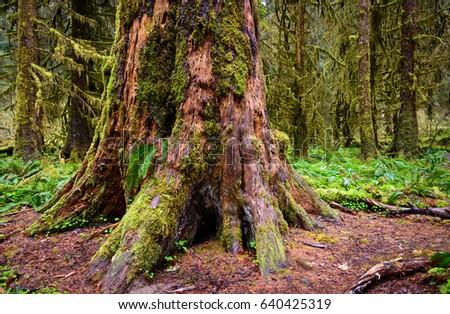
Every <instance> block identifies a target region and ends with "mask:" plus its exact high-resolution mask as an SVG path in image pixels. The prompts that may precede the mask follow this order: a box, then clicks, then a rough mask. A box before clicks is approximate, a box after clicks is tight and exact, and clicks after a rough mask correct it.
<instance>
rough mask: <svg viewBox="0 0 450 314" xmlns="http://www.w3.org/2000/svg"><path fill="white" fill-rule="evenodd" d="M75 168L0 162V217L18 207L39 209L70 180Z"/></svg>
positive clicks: (12, 160)
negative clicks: (1, 214) (0, 214)
mask: <svg viewBox="0 0 450 314" xmlns="http://www.w3.org/2000/svg"><path fill="white" fill-rule="evenodd" d="M78 166H79V165H78V164H60V163H59V162H56V161H55V162H51V161H30V162H27V163H25V162H24V161H23V160H22V159H19V158H15V157H6V158H2V159H0V213H5V212H7V211H11V210H13V209H14V208H17V207H19V206H30V207H33V208H38V207H40V206H41V205H43V204H44V203H45V202H47V201H48V200H49V199H50V198H51V197H52V196H53V195H54V193H55V192H56V191H57V190H59V189H60V188H61V187H62V186H63V185H64V184H65V183H66V182H67V180H69V178H70V176H71V175H72V173H73V172H74V170H75V169H77V168H78Z"/></svg>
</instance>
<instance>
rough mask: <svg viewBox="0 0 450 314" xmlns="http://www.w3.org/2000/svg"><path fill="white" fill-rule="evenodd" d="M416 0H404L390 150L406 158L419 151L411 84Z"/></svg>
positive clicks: (414, 94)
mask: <svg viewBox="0 0 450 314" xmlns="http://www.w3.org/2000/svg"><path fill="white" fill-rule="evenodd" d="M416 11H417V0H403V10H402V27H401V35H402V38H401V59H400V70H401V83H400V102H401V108H400V113H399V115H398V120H397V123H396V125H395V133H394V140H393V145H392V148H391V150H392V151H393V152H394V153H396V154H398V153H402V154H404V155H405V156H406V157H408V158H413V157H415V156H417V154H418V152H419V129H418V122H417V111H416V91H415V89H416V87H415V86H414V49H415V48H414V47H415V45H414V36H415V35H416V15H417V12H416Z"/></svg>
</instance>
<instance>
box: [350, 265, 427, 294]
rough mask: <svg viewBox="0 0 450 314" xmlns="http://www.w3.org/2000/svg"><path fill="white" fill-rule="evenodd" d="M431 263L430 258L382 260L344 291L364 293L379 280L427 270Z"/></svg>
mask: <svg viewBox="0 0 450 314" xmlns="http://www.w3.org/2000/svg"><path fill="white" fill-rule="evenodd" d="M429 264H430V260H429V259H428V258H415V259H407V260H405V259H403V258H397V259H394V260H391V261H386V262H382V263H379V264H376V265H375V266H373V267H371V268H370V269H369V270H368V271H366V272H365V273H364V275H362V276H361V277H360V278H359V279H358V280H357V281H356V282H355V283H354V284H353V285H352V286H351V287H350V288H348V289H347V290H346V291H345V292H344V293H346V294H357V293H363V291H364V289H366V288H367V287H368V286H369V285H371V284H374V283H375V282H377V281H380V280H382V279H386V278H388V277H392V276H395V275H404V274H407V273H409V274H411V273H416V272H419V271H424V270H426V268H427V266H428V265H429Z"/></svg>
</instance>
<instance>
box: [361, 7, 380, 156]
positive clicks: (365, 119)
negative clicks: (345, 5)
mask: <svg viewBox="0 0 450 314" xmlns="http://www.w3.org/2000/svg"><path fill="white" fill-rule="evenodd" d="M358 10H359V15H358V33H359V38H358V55H359V60H358V81H359V83H358V84H359V88H358V92H359V118H360V121H359V125H360V139H361V158H362V159H369V158H373V157H375V155H376V152H377V149H376V145H375V134H374V130H373V124H372V96H371V90H370V69H371V67H370V61H369V60H370V59H369V51H370V49H369V47H370V45H369V42H370V37H369V34H370V32H369V25H370V19H369V0H359V2H358Z"/></svg>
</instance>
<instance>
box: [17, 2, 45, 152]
mask: <svg viewBox="0 0 450 314" xmlns="http://www.w3.org/2000/svg"><path fill="white" fill-rule="evenodd" d="M18 8H19V11H18V27H17V28H18V48H17V53H18V55H17V59H18V64H19V67H18V71H17V79H16V135H15V144H14V154H15V155H17V156H21V157H22V158H24V159H25V160H29V159H34V158H37V157H38V156H39V152H40V151H41V149H42V146H43V145H44V139H43V137H42V133H41V130H40V117H39V112H38V109H37V108H36V103H37V92H38V88H37V86H36V82H35V80H34V78H33V74H32V65H33V64H38V62H39V50H38V37H37V34H36V23H35V19H37V16H38V14H37V11H38V2H37V0H19V1H18Z"/></svg>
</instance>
